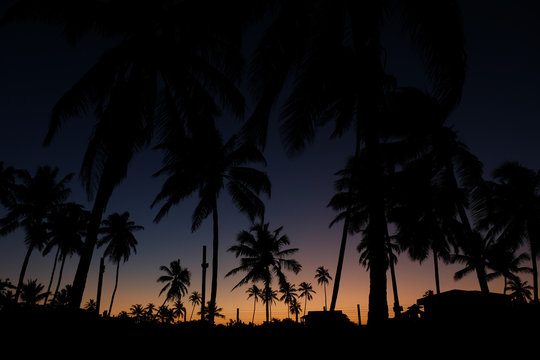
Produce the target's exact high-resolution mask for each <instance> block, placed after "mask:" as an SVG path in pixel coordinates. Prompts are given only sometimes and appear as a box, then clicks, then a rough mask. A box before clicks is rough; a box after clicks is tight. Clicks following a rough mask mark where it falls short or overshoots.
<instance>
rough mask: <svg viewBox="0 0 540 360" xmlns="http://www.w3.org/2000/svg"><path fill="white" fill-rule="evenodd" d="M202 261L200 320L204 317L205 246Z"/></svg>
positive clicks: (206, 266) (206, 264)
mask: <svg viewBox="0 0 540 360" xmlns="http://www.w3.org/2000/svg"><path fill="white" fill-rule="evenodd" d="M202 249H203V252H202V253H203V255H202V256H203V259H202V264H201V267H202V290H201V320H204V315H205V306H206V304H205V301H206V299H205V298H206V269H207V268H208V263H207V262H206V246H205V245H203V247H202Z"/></svg>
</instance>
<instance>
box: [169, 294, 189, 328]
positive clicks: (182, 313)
mask: <svg viewBox="0 0 540 360" xmlns="http://www.w3.org/2000/svg"><path fill="white" fill-rule="evenodd" d="M172 311H173V315H174V316H175V317H177V318H178V322H180V318H184V321H186V318H187V316H186V307H185V306H184V304H183V303H182V301H181V300H180V299H176V301H175V302H174V307H173V308H172Z"/></svg>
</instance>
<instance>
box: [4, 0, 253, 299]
mask: <svg viewBox="0 0 540 360" xmlns="http://www.w3.org/2000/svg"><path fill="white" fill-rule="evenodd" d="M209 7H212V8H214V9H216V8H219V10H218V12H216V13H214V12H212V14H209V13H208V11H207V10H208V8H209ZM236 10H237V9H231V8H230V7H227V6H224V4H221V3H220V2H212V4H211V6H201V4H197V6H195V4H194V3H192V2H189V3H183V2H182V3H178V2H176V1H173V0H167V1H160V2H158V3H152V4H151V5H150V4H143V3H141V4H135V3H131V4H129V5H128V4H127V3H126V4H124V3H121V2H116V1H113V2H101V1H93V0H90V1H85V2H84V3H83V4H80V6H71V5H69V4H66V3H65V1H63V0H52V1H48V2H28V1H25V0H19V1H17V2H15V3H14V4H13V5H11V6H10V7H9V8H8V10H7V11H6V14H5V17H4V18H3V19H2V20H3V22H13V21H17V20H26V19H32V20H39V21H44V22H47V23H54V24H59V25H62V26H63V27H64V31H63V33H64V34H65V36H66V38H67V40H68V42H70V43H71V44H76V43H77V42H78V41H79V40H80V39H81V38H82V37H83V35H84V34H87V33H96V34H99V35H100V36H103V35H104V36H105V37H106V38H109V39H108V40H107V41H108V44H107V45H109V44H110V40H111V39H112V40H113V41H114V46H112V47H110V46H109V49H108V50H107V51H105V52H104V54H103V55H102V56H101V57H100V58H99V60H98V61H97V62H96V63H95V64H94V65H93V66H92V67H91V68H90V69H89V70H88V72H87V73H86V74H85V75H84V76H83V77H82V78H81V79H80V80H79V81H77V82H76V83H75V84H74V85H73V87H72V88H71V89H69V90H68V91H67V92H66V93H65V94H64V95H63V96H62V97H61V98H60V99H59V100H58V102H57V103H56V105H55V106H54V108H53V111H52V117H51V123H50V127H49V131H48V133H47V135H46V138H45V145H47V144H49V143H51V141H52V140H53V138H54V136H55V135H56V134H57V133H58V131H59V129H60V128H61V125H62V124H63V123H64V121H65V120H67V119H69V118H73V117H78V116H81V115H84V114H86V113H87V112H89V111H91V110H94V113H95V115H96V117H97V118H98V121H97V124H96V126H95V131H94V132H93V135H92V138H91V139H90V142H89V144H88V147H87V151H86V155H85V157H84V161H83V166H82V170H81V177H82V179H83V181H84V183H85V185H86V188H87V191H88V194H89V197H93V198H94V206H93V209H92V217H91V219H90V224H89V228H88V236H87V239H86V242H85V247H84V249H83V252H82V254H81V259H80V262H79V266H78V268H77V272H76V275H75V279H74V284H73V285H74V299H73V306H74V307H79V306H80V302H81V300H82V296H83V292H84V288H85V284H86V278H87V274H88V270H89V267H90V263H91V259H92V255H93V250H94V247H95V244H96V242H97V237H98V230H99V226H100V224H101V219H102V216H103V213H104V211H105V208H106V205H107V203H108V201H109V198H110V196H111V194H112V192H113V190H114V189H115V188H116V187H117V186H118V185H119V184H120V182H121V181H122V180H123V179H124V178H125V177H126V175H127V170H128V165H129V163H130V162H131V160H132V158H133V155H134V154H135V153H137V152H139V151H141V150H142V149H144V148H146V147H147V146H148V144H149V143H150V140H151V138H152V135H153V129H154V128H159V126H156V125H157V124H156V123H160V122H174V123H177V120H178V119H180V120H181V122H182V123H184V122H185V123H187V124H191V125H193V124H199V122H202V121H203V119H208V118H213V117H215V116H217V115H219V112H220V106H223V107H225V108H226V109H230V110H231V111H232V112H233V113H234V114H236V115H238V116H240V115H241V114H242V112H243V107H244V100H243V96H242V94H241V93H240V92H239V91H238V90H237V89H236V87H235V81H236V79H237V78H238V76H239V73H240V67H241V63H242V61H241V53H240V46H239V44H240V41H241V36H242V33H241V31H240V30H241V29H242V27H243V24H244V22H245V21H233V22H232V23H229V22H224V21H223V19H224V18H223V17H221V16H223V15H224V14H229V17H228V18H232V17H234V18H235V19H237V20H241V19H240V18H239V15H237V14H236ZM218 13H219V14H220V16H217V14H218ZM242 13H243V14H246V12H242ZM104 14H107V16H103V15H104ZM214 14H215V15H214ZM135 24H136V25H135ZM225 25H227V27H225ZM156 110H159V116H156V114H155V112H156ZM175 114H180V116H175ZM94 195H95V197H94Z"/></svg>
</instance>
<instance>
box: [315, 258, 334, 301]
mask: <svg viewBox="0 0 540 360" xmlns="http://www.w3.org/2000/svg"><path fill="white" fill-rule="evenodd" d="M315 279H317V284H319V285H322V286H323V287H324V310H325V311H326V309H328V304H327V303H326V285H327V284H328V281H329V280H332V277H331V276H330V273H329V272H328V269H326V268H325V267H324V266H319V267H318V268H317V270H315Z"/></svg>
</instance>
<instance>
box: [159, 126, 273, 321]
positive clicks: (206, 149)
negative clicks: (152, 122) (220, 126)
mask: <svg viewBox="0 0 540 360" xmlns="http://www.w3.org/2000/svg"><path fill="white" fill-rule="evenodd" d="M183 139H184V140H183V141H181V142H179V141H170V142H166V143H164V144H162V148H163V149H164V150H165V152H166V157H165V165H164V167H163V168H162V169H161V170H160V171H159V172H157V173H156V176H159V175H168V178H167V179H166V180H165V183H164V185H163V187H162V189H161V191H160V192H159V194H158V195H157V197H156V199H155V201H154V203H153V204H152V205H153V206H154V205H156V204H157V203H158V202H160V201H164V205H163V206H162V207H161V209H160V211H159V212H158V214H157V216H156V218H155V221H156V222H158V221H159V220H161V219H162V218H163V216H165V215H166V214H167V213H168V212H169V210H170V208H171V207H172V206H173V205H176V204H178V203H179V202H180V201H182V200H184V199H185V198H186V197H188V196H189V195H191V194H192V193H194V192H197V193H198V195H199V203H198V204H197V207H196V208H195V211H194V212H193V216H192V225H191V230H192V231H196V230H197V229H198V228H199V227H200V225H201V224H202V221H203V220H204V219H206V218H207V217H208V216H210V215H212V221H213V241H212V284H211V292H210V303H211V304H215V301H216V296H217V278H218V257H219V223H218V219H219V217H218V199H219V196H220V195H221V192H222V190H223V188H226V189H227V192H228V193H229V194H230V196H231V198H232V200H233V202H234V204H235V205H236V206H237V208H238V209H239V210H240V211H241V212H243V213H246V214H247V215H248V216H249V218H250V220H251V221H252V222H253V221H254V220H255V218H256V217H257V216H261V215H262V214H263V213H264V203H263V202H262V201H261V199H260V198H259V196H258V195H259V194H260V193H261V192H263V193H266V194H268V195H270V181H269V180H268V177H267V175H266V173H264V172H262V171H260V170H258V169H255V168H251V167H248V166H247V165H249V164H251V163H254V164H257V163H262V164H266V161H265V160H264V157H263V155H262V153H261V152H260V151H259V150H258V149H257V148H256V147H255V146H254V145H252V144H250V143H240V141H239V139H238V137H236V136H232V137H231V138H230V139H229V140H228V141H227V142H226V143H223V141H222V139H221V135H220V134H219V133H218V131H217V130H215V129H211V128H210V129H204V131H202V132H201V133H195V134H194V136H193V137H192V138H189V139H188V138H183ZM212 308H214V306H212V307H211V309H212ZM210 311H211V310H210ZM209 319H210V321H211V322H212V321H213V316H212V314H210V316H209Z"/></svg>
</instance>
